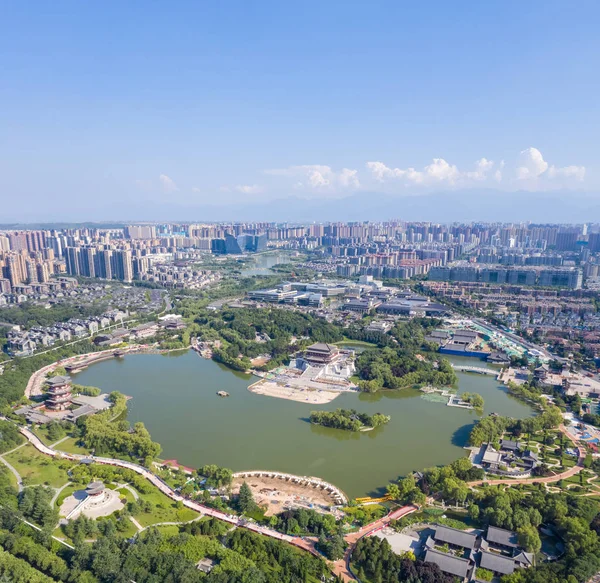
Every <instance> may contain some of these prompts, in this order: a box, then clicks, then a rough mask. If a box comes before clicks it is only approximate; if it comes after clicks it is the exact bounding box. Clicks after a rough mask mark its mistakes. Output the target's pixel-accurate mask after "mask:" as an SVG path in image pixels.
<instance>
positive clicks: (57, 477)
mask: <svg viewBox="0 0 600 583" xmlns="http://www.w3.org/2000/svg"><path fill="white" fill-rule="evenodd" d="M4 459H6V461H7V462H8V463H9V464H10V465H11V466H13V467H14V468H15V470H17V472H18V473H19V474H20V475H21V478H22V479H23V483H24V485H26V486H35V485H45V486H50V487H52V488H60V487H61V486H63V485H64V484H66V483H67V482H68V481H69V476H68V475H67V470H68V469H69V468H70V467H71V466H72V465H73V464H72V463H71V462H69V461H67V460H55V459H52V458H51V457H49V456H47V455H45V454H43V453H40V452H39V451H38V450H37V449H35V447H33V445H31V444H27V445H25V446H23V447H21V448H19V449H18V450H16V451H14V452H12V453H10V454H8V455H6V456H4Z"/></svg>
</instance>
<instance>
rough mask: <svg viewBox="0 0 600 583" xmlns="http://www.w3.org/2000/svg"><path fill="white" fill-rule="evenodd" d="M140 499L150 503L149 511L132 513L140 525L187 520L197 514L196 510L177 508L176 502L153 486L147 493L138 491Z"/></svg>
mask: <svg viewBox="0 0 600 583" xmlns="http://www.w3.org/2000/svg"><path fill="white" fill-rule="evenodd" d="M140 499H141V500H144V501H146V502H150V504H152V510H151V511H150V512H139V513H137V514H135V515H134V517H135V519H136V520H137V521H138V522H139V523H140V524H141V525H142V526H150V525H152V524H156V523H157V522H187V521H189V520H193V519H194V518H196V517H197V516H198V513H197V512H194V511H193V510H190V509H189V508H185V507H184V508H181V509H177V504H176V502H174V501H173V500H171V499H170V498H169V497H167V496H165V495H164V494H163V493H162V492H161V491H160V490H159V489H158V488H155V487H154V486H152V491H151V492H150V493H149V494H142V493H140Z"/></svg>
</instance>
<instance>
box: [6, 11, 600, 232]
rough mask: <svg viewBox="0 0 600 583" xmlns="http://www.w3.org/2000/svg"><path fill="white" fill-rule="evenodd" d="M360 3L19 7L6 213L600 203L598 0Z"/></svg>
mask: <svg viewBox="0 0 600 583" xmlns="http://www.w3.org/2000/svg"><path fill="white" fill-rule="evenodd" d="M317 8H318V10H317ZM341 8H342V5H341V4H339V3H336V2H333V3H328V4H327V5H326V6H322V5H318V6H317V5H316V4H312V5H311V4H310V3H309V4H304V5H303V6H302V7H301V8H298V7H290V6H281V5H279V4H277V3H261V5H260V6H253V7H249V6H246V5H245V4H244V3H234V4H233V5H231V6H228V7H223V6H205V5H202V6H199V5H196V4H194V3H186V2H183V3H180V4H178V9H177V10H170V11H166V10H161V9H160V7H156V6H155V7H145V8H144V10H143V11H140V10H138V9H137V7H136V6H135V5H134V4H130V5H128V6H125V7H123V6H121V5H117V4H116V3H111V2H108V3H106V4H103V7H102V10H99V9H97V8H95V7H92V6H81V5H78V4H76V3H66V4H63V5H62V6H61V7H55V6H54V7H50V6H42V5H41V4H37V5H36V4H29V5H18V4H16V3H12V4H10V5H9V8H8V10H7V11H6V22H7V27H6V29H7V30H6V34H5V35H4V37H3V39H2V41H0V43H1V45H0V46H1V47H2V51H3V54H4V55H5V57H6V62H7V64H8V65H9V66H8V67H7V69H6V73H5V76H4V82H3V85H4V86H5V87H4V89H5V90H4V91H3V93H2V97H0V106H1V107H0V119H1V120H2V124H3V127H4V129H5V131H4V132H3V135H2V137H0V159H1V160H2V162H1V163H0V164H1V166H2V174H3V185H2V189H1V190H0V201H1V202H2V203H3V207H4V212H3V215H4V217H5V221H10V222H31V221H35V222H38V221H42V220H69V221H82V220H93V219H94V218H95V219H98V220H124V221H130V220H160V219H163V220H181V219H183V218H185V217H187V216H189V215H193V216H194V217H195V218H197V219H198V220H234V219H236V218H239V219H240V220H251V219H253V220H256V219H258V217H259V216H260V214H261V213H262V214H263V215H266V214H267V213H270V215H271V216H269V217H268V219H269V220H291V219H293V218H294V215H298V214H299V215H303V216H299V217H298V218H299V219H301V220H318V219H320V218H321V217H322V216H326V217H327V218H328V219H331V220H333V219H334V218H335V216H334V215H335V213H334V212H333V211H334V210H335V209H336V208H338V209H339V207H346V208H342V211H343V212H345V213H346V215H345V216H343V217H342V218H343V219H344V220H351V219H353V220H359V219H360V218H362V217H364V218H367V219H383V218H386V217H389V216H403V211H404V213H406V214H405V218H407V219H410V220H419V219H422V220H425V219H427V218H428V216H427V215H428V213H427V212H426V211H427V210H428V209H431V211H432V212H433V213H438V214H439V215H444V214H446V215H449V216H450V218H449V220H461V219H462V220H476V219H481V220H488V216H489V217H491V216H492V215H493V213H494V212H500V209H499V208H498V207H503V208H502V209H501V213H504V216H505V217H506V218H505V219H504V220H536V218H537V217H536V216H535V215H536V212H539V213H540V215H541V218H540V219H539V220H560V219H561V218H562V217H563V216H565V215H569V214H570V215H571V217H572V218H569V216H567V218H566V220H585V219H586V218H587V217H589V216H590V214H591V213H594V212H597V211H598V210H599V209H598V203H597V200H598V190H599V188H600V173H599V172H598V162H597V159H596V156H595V155H594V148H593V144H594V140H595V135H594V128H595V127H597V126H598V123H597V122H598V121H600V120H598V108H597V104H596V103H595V95H596V94H597V89H598V81H597V78H596V77H595V76H594V75H592V74H591V71H593V70H595V68H597V56H596V55H597V54H598V50H597V49H598V46H597V44H598V41H597V39H596V37H595V35H594V34H593V30H592V27H593V23H594V22H595V21H597V17H598V15H599V14H598V13H599V10H600V8H599V7H598V6H597V4H596V3H593V2H582V3H578V5H577V6H576V7H569V8H568V9H567V8H566V7H565V6H564V4H563V3H560V2H544V3H541V2H533V3H530V4H528V5H527V6H523V5H522V4H520V3H516V2H509V3H503V4H502V6H499V5H498V6H494V5H485V6H477V7H471V8H470V9H469V10H465V9H460V10H457V9H456V8H455V7H452V6H450V5H447V4H445V3H440V2H430V3H428V4H427V5H426V6H419V7H416V6H412V7H406V6H397V5H395V4H393V3H389V2H382V3H377V4H375V5H373V6H369V7H367V6H365V5H361V4H357V3H350V4H348V3H344V4H343V10H342V9H341ZM316 15H318V16H316ZM91 22H94V23H95V25H94V26H90V23H91ZM25 25H27V28H28V30H29V31H30V32H31V38H30V39H28V42H27V46H24V44H23V37H22V36H20V32H19V31H20V30H22V28H23V26H25ZM103 25H104V26H103ZM566 104H570V106H569V107H567V106H566ZM15 200H22V201H24V202H25V203H26V204H22V205H15V204H14V201H15ZM516 201H518V202H519V204H515V203H516ZM378 206H380V207H382V209H380V208H377V207H378ZM460 207H465V208H464V209H463V208H460ZM382 211H387V213H386V214H384V213H383V212H382ZM238 215H239V216H238ZM554 217H556V218H554ZM579 217H580V218H579ZM443 218H444V217H443V216H440V217H438V216H434V217H433V219H434V220H442V219H443Z"/></svg>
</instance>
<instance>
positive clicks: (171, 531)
mask: <svg viewBox="0 0 600 583" xmlns="http://www.w3.org/2000/svg"><path fill="white" fill-rule="evenodd" d="M156 528H157V529H158V530H159V531H160V534H162V535H164V536H175V535H178V534H179V527H178V526H175V525H172V526H167V525H165V526H157V527H156Z"/></svg>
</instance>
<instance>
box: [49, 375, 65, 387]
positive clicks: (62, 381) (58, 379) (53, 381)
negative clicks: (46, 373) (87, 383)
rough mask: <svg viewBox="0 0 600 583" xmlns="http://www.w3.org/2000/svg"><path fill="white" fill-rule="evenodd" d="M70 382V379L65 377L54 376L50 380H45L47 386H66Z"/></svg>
mask: <svg viewBox="0 0 600 583" xmlns="http://www.w3.org/2000/svg"><path fill="white" fill-rule="evenodd" d="M70 382H71V379H70V378H69V377H65V376H55V377H52V378H51V379H48V380H47V383H48V384H49V385H59V386H60V385H67V384H69V383H70Z"/></svg>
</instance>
